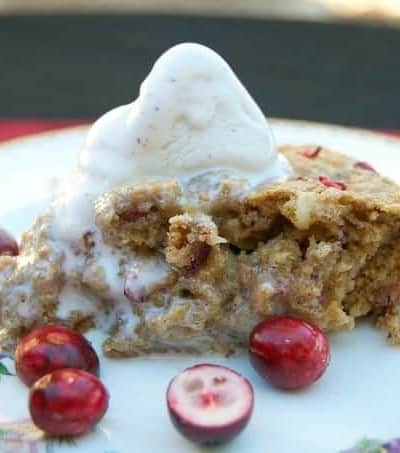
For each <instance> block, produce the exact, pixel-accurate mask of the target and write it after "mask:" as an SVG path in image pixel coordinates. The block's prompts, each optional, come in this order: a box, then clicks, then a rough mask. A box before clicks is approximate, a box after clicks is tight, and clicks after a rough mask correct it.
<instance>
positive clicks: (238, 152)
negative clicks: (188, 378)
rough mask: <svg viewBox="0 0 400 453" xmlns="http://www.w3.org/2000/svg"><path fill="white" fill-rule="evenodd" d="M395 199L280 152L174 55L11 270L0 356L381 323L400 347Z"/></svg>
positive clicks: (223, 78)
mask: <svg viewBox="0 0 400 453" xmlns="http://www.w3.org/2000/svg"><path fill="white" fill-rule="evenodd" d="M399 236H400V189H399V187H398V186H397V185H396V184H395V183H394V182H392V181H390V180H388V179H386V178H384V177H382V176H380V175H379V174H377V173H376V172H375V171H374V170H373V169H372V168H371V167H370V166H369V165H368V164H366V163H364V162H355V161H354V160H352V159H351V158H349V157H346V156H344V155H341V154H339V153H336V152H334V151H330V150H327V149H324V148H321V147H319V146H304V147H290V146H287V147H282V148H281V149H280V150H279V152H278V151H277V150H276V148H275V146H274V143H273V138H272V134H271V131H270V129H269V127H268V123H267V122H266V120H265V118H264V116H263V114H262V112H261V111H260V110H259V108H258V107H257V105H256V104H255V103H254V101H253V100H252V99H251V97H250V96H249V94H248V93H247V91H246V90H245V89H244V87H243V86H242V85H241V84H240V82H239V81H238V80H237V79H236V77H235V76H234V74H233V72H232V71H231V70H230V68H229V66H228V65H227V64H226V63H225V62H224V61H223V60H222V59H221V58H220V57H219V56H218V55H216V54H215V53H214V52H212V51H211V50H209V49H206V48H204V47H202V46H198V45H193V44H185V45H181V46H177V47H176V48H173V49H171V50H170V51H168V52H167V53H166V54H164V55H163V56H162V57H161V58H160V60H159V61H158V62H157V63H156V64H155V66H154V68H153V70H152V72H151V73H150V75H149V77H148V78H147V79H146V81H145V82H144V83H143V85H142V88H141V92H140V96H139V98H138V99H137V100H136V101H135V102H134V103H132V104H129V105H127V106H122V107H119V108H117V109H115V110H113V111H111V112H109V113H107V114H106V115H105V116H103V117H102V118H101V119H100V120H98V121H97V122H96V123H95V125H94V126H93V127H92V129H91V131H90V132H89V136H88V139H87V142H86V144H85V147H84V148H83V150H82V153H81V156H80V161H79V163H78V165H77V168H76V169H75V171H74V172H73V173H72V175H71V176H70V177H68V178H67V179H66V180H65V181H64V182H63V183H62V185H61V187H60V188H59V189H58V191H57V192H56V194H55V196H54V201H53V203H52V204H51V206H50V207H49V209H48V211H47V212H46V213H44V214H43V215H41V216H39V217H38V219H37V221H36V222H35V224H34V225H33V226H32V228H31V229H30V230H28V231H27V232H26V233H25V234H24V235H23V237H22V241H21V244H20V254H19V256H17V257H10V256H3V257H0V325H1V336H2V338H1V341H2V346H3V347H7V346H8V347H11V346H12V345H13V344H14V342H15V340H16V338H18V337H19V336H20V335H22V334H24V333H25V332H26V331H28V330H30V329H31V328H33V327H35V326H37V325H39V324H46V323H50V322H57V323H63V324H66V325H69V326H72V327H73V328H76V329H79V330H83V331H84V330H87V329H89V328H92V327H95V328H97V329H101V330H103V331H104V332H105V334H106V335H107V337H106V339H105V342H104V352H105V354H107V355H110V356H134V355H140V354H147V353H151V352H171V351H177V352H190V353H205V352H221V353H224V354H230V353H231V352H233V351H234V350H235V349H236V348H238V347H242V346H246V345H247V341H248V335H249V333H250V331H251V329H252V328H253V327H254V325H255V324H256V323H257V322H258V321H259V320H261V319H264V318H266V317H270V316H276V315H282V314H288V315H293V316H297V317H301V318H304V319H307V320H310V321H313V322H315V323H316V324H318V325H319V326H321V327H322V328H323V329H325V330H328V331H330V330H340V329H351V328H352V327H353V326H354V322H355V319H356V318H358V317H361V316H366V315H371V316H372V317H374V318H375V320H376V322H377V325H378V326H380V327H382V328H383V329H385V330H386V331H387V332H388V335H389V339H390V340H391V341H392V342H393V343H397V344H399V343H400V327H399V326H400V318H399V317H400V313H399V309H400V287H399V282H400V245H399V244H400V241H399Z"/></svg>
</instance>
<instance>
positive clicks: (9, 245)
mask: <svg viewBox="0 0 400 453" xmlns="http://www.w3.org/2000/svg"><path fill="white" fill-rule="evenodd" d="M18 253H19V250H18V244H17V241H16V240H15V239H14V238H13V237H12V236H11V234H10V233H8V231H6V230H4V229H3V228H0V256H2V255H8V256H17V255H18Z"/></svg>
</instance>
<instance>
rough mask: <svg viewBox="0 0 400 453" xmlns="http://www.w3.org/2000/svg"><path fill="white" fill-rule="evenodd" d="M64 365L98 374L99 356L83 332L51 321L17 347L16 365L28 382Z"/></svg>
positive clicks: (31, 382) (21, 376) (23, 339)
mask: <svg viewBox="0 0 400 453" xmlns="http://www.w3.org/2000/svg"><path fill="white" fill-rule="evenodd" d="M62 368H79V369H81V370H86V371H88V372H89V373H92V374H94V375H96V376H98V374H99V358H98V356H97V354H96V351H95V350H94V349H93V347H92V345H91V344H90V343H89V342H88V341H87V340H86V338H85V337H83V336H82V335H81V334H80V333H78V332H75V331H74V330H71V329H68V328H66V327H63V326H56V325H49V326H44V327H39V328H38V329H36V330H33V331H32V332H31V333H30V334H28V335H27V336H25V337H24V338H22V340H21V341H20V342H19V344H18V346H17V349H16V351H15V369H16V372H17V375H18V376H19V378H20V379H21V381H22V382H24V383H25V384H26V385H27V386H29V387H30V386H31V385H32V384H33V383H34V382H35V381H36V380H37V379H39V378H41V377H42V376H44V375H45V374H47V373H51V372H52V371H54V370H60V369H62Z"/></svg>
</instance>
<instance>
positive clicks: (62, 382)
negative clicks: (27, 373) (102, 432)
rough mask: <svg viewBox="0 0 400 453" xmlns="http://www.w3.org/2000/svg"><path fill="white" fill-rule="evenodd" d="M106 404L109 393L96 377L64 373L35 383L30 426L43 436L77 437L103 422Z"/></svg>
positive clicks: (67, 371)
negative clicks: (42, 433) (38, 430)
mask: <svg viewBox="0 0 400 453" xmlns="http://www.w3.org/2000/svg"><path fill="white" fill-rule="evenodd" d="M108 402H109V395H108V392H107V390H106V388H105V387H104V385H103V384H102V383H101V381H100V380H99V379H98V378H97V377H96V376H93V374H90V373H87V372H86V371H83V370H75V369H64V370H57V371H54V372H53V373H50V374H46V375H45V376H43V377H41V378H40V379H39V380H38V381H36V382H35V384H34V385H33V387H32V388H31V391H30V395H29V410H30V413H31V417H32V420H33V423H34V424H35V425H36V426H37V427H38V428H40V429H41V430H43V431H44V432H45V433H47V434H49V435H52V436H77V435H80V434H84V433H87V432H88V431H90V430H91V429H92V428H93V427H94V426H95V425H96V424H97V423H98V422H99V421H100V420H101V419H102V418H103V416H104V414H105V413H106V411H107V409H108Z"/></svg>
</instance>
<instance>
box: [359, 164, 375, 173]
mask: <svg viewBox="0 0 400 453" xmlns="http://www.w3.org/2000/svg"><path fill="white" fill-rule="evenodd" d="M354 166H355V167H356V168H359V169H360V170H366V171H372V172H374V173H376V170H375V168H374V167H373V166H372V165H371V164H369V163H368V162H362V161H360V162H356V163H355V164H354Z"/></svg>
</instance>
